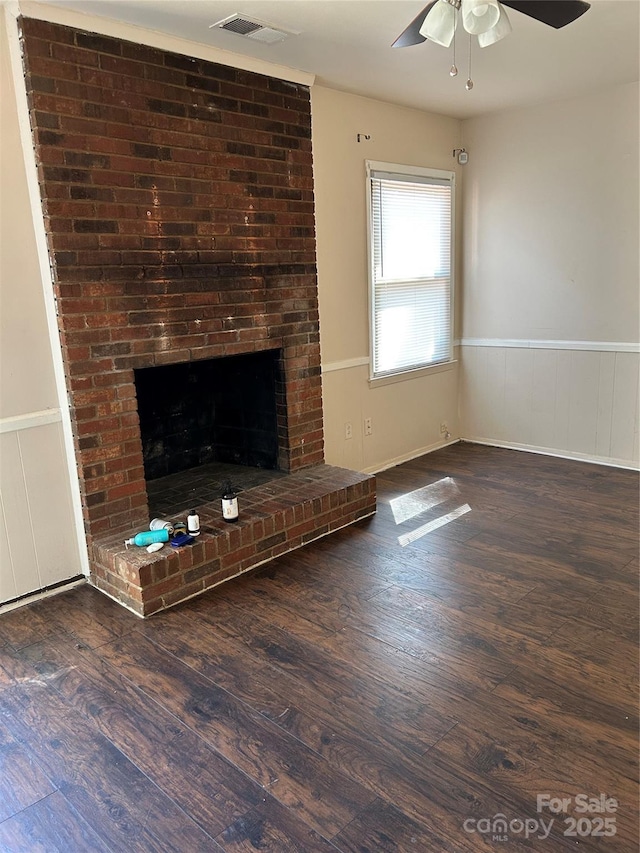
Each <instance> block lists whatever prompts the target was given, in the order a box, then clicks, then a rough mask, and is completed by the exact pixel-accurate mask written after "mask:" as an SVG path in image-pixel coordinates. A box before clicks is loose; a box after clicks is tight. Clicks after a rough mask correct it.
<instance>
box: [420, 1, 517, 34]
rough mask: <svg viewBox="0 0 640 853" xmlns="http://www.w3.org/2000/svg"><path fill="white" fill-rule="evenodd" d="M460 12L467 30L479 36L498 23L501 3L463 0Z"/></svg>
mask: <svg viewBox="0 0 640 853" xmlns="http://www.w3.org/2000/svg"><path fill="white" fill-rule="evenodd" d="M460 12H461V14H462V26H463V27H464V28H465V30H466V31H467V32H468V33H470V34H471V35H472V36H478V35H480V34H481V33H486V32H488V31H489V30H490V29H491V28H492V27H495V25H496V24H497V23H498V21H499V20H500V3H498V0H462V5H461V9H460ZM427 17H428V16H427Z"/></svg>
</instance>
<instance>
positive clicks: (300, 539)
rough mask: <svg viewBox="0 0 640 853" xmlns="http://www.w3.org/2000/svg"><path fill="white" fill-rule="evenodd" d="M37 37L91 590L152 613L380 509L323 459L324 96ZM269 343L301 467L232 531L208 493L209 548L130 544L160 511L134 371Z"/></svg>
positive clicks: (205, 65) (45, 180)
mask: <svg viewBox="0 0 640 853" xmlns="http://www.w3.org/2000/svg"><path fill="white" fill-rule="evenodd" d="M21 30H22V46H23V53H24V65H25V75H26V83H27V93H28V97H29V107H30V115H31V122H32V130H33V135H34V143H35V147H36V156H37V161H38V169H39V181H40V189H41V196H42V204H43V213H44V218H45V227H46V231H47V237H48V244H49V252H50V258H51V266H52V270H53V277H54V291H55V299H56V305H57V311H58V319H59V330H60V338H61V344H62V351H63V358H64V363H65V370H66V376H67V390H68V396H69V403H70V409H71V415H72V424H73V429H74V438H75V450H76V459H77V465H78V476H79V480H80V487H81V495H82V503H83V513H84V522H85V528H86V532H87V536H88V541H89V548H90V559H91V569H92V581H93V582H94V583H95V584H96V585H97V586H98V587H100V588H101V589H102V590H103V591H105V592H107V593H108V594H109V595H112V596H113V597H115V598H117V599H118V600H120V601H121V602H122V603H124V604H126V605H127V606H129V607H130V608H132V609H134V610H135V611H136V612H138V613H140V614H141V615H147V614H148V613H151V612H154V611H155V610H159V609H162V608H163V607H167V606H169V605H171V604H174V603H176V602H177V601H180V600H182V599H184V598H186V597H189V596H191V595H194V594H197V593H198V592H200V591H202V590H203V589H206V588H208V587H210V586H212V585H215V584H216V583H218V582H220V581H221V580H223V579H224V578H225V577H230V576H232V575H234V574H237V573H238V572H239V571H244V570H246V569H247V568H250V567H251V566H253V565H256V564H258V563H260V562H263V561H264V560H265V559H270V558H271V557H273V556H275V555H276V554H278V553H283V552H284V551H286V550H290V549H291V548H293V547H298V546H299V545H301V544H303V543H304V542H306V541H309V540H310V539H313V538H316V537H317V536H319V535H324V534H325V533H327V532H329V531H330V530H333V529H337V528H338V527H341V526H344V525H345V524H349V523H352V522H353V521H355V520H357V519H358V518H360V517H363V516H364V515H367V514H370V513H371V512H373V511H374V510H375V481H374V480H373V478H369V477H365V476H362V475H358V474H354V473H353V472H346V471H342V470H341V469H336V468H332V467H331V466H327V465H324V464H323V463H324V454H323V421H322V386H321V369H320V345H319V322H318V303H317V283H316V267H315V227H314V199H313V173H312V152H311V113H310V99H309V91H308V88H307V87H305V86H302V85H299V84H295V83H289V82H285V81H281V80H277V79H274V78H271V77H266V76H263V75H260V74H256V73H252V72H248V71H243V70H239V69H235V68H230V67H227V66H223V65H219V64H215V63H211V62H207V61H205V60H202V59H196V58H193V57H188V56H183V55H178V54H174V53H169V52H166V51H162V50H158V49H155V48H151V47H147V46H143V45H139V44H135V43H131V42H127V41H122V40H119V39H115V38H110V37H105V36H102V35H97V34H94V33H88V32H83V31H80V30H76V29H73V28H69V27H65V26H61V25H57V24H52V23H48V22H45V21H40V20H36V19H25V18H23V19H22V20H21ZM261 351H277V353H278V356H277V359H278V371H279V374H278V375H279V377H280V380H279V381H280V388H279V391H278V395H279V396H278V400H277V458H278V467H279V468H280V470H281V471H285V472H288V474H289V477H284V478H281V479H279V480H278V481H277V484H275V485H269V484H267V485H264V486H261V487H260V488H259V489H257V490H251V491H250V492H247V495H246V500H245V502H244V503H245V509H246V512H245V514H244V516H243V519H242V522H241V524H240V525H239V526H235V527H234V528H233V530H229V529H228V528H229V525H227V526H226V527H225V525H224V524H219V523H218V522H219V517H218V510H217V508H216V507H215V506H214V505H213V504H212V505H211V507H205V508H204V509H203V512H202V516H203V517H204V519H205V521H206V524H205V527H204V534H203V536H202V538H201V540H200V541H199V542H198V544H197V546H193V547H192V548H190V549H184V550H183V551H181V552H179V553H178V552H169V551H168V549H165V552H166V553H163V552H160V554H159V555H148V554H147V553H146V551H142V552H136V553H135V554H132V553H131V552H127V553H124V552H123V550H122V540H123V535H125V534H126V535H130V534H131V533H132V532H135V530H139V529H144V528H145V527H147V525H148V521H149V505H148V495H147V483H146V479H145V470H144V463H143V447H142V438H141V429H140V413H139V411H138V397H137V392H136V383H135V376H136V373H138V374H139V373H140V372H142V371H145V370H147V369H149V368H161V367H166V366H171V365H180V364H186V363H193V364H195V363H200V362H203V363H204V362H205V361H209V360H218V359H222V358H230V357H234V356H238V355H240V354H251V353H259V352H261ZM289 478H292V479H289ZM292 496H295V499H294V497H292ZM310 508H311V509H310Z"/></svg>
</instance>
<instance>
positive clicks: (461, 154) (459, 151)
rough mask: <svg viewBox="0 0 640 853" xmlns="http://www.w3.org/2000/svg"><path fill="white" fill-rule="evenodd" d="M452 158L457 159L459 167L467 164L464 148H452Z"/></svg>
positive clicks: (467, 159)
mask: <svg viewBox="0 0 640 853" xmlns="http://www.w3.org/2000/svg"><path fill="white" fill-rule="evenodd" d="M453 156H454V157H456V156H457V158H458V163H460V165H461V166H465V165H466V164H467V163H468V162H469V155H468V154H467V150H466V148H454V149H453Z"/></svg>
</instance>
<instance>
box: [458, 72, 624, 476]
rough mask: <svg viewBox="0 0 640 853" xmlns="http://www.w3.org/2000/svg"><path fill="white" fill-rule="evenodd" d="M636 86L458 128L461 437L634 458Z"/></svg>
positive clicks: (618, 460) (585, 454) (613, 458)
mask: <svg viewBox="0 0 640 853" xmlns="http://www.w3.org/2000/svg"><path fill="white" fill-rule="evenodd" d="M638 127H639V116H638V84H637V83H636V84H626V85H621V86H616V87H614V88H611V89H608V90H605V91H600V92H596V93H594V94H592V95H590V96H588V97H585V98H579V99H574V100H571V101H563V102H558V103H550V104H543V105H538V106H535V107H531V108H528V109H523V110H517V111H512V112H508V113H504V114H501V115H493V116H486V117H483V118H479V119H472V120H469V121H466V122H464V123H463V138H464V145H465V146H466V148H467V150H468V151H469V164H468V166H467V167H466V171H465V180H464V193H463V207H464V248H463V258H464V260H463V264H464V272H463V277H464V291H463V317H462V344H463V346H462V348H461V350H462V365H463V369H462V377H461V394H460V401H461V434H462V436H463V437H465V438H469V439H473V440H480V441H487V442H490V443H494V442H498V443H501V444H506V445H510V446H523V447H531V448H536V449H542V450H546V451H548V452H556V453H561V454H565V455H569V456H577V457H579V458H582V457H585V458H590V459H597V460H601V461H610V462H614V463H617V464H635V465H637V462H638V444H639V440H638V384H639V356H638V352H639V350H640V347H639V346H638V341H639V340H640V336H639V317H640V315H639V310H640V308H639V296H640V287H639V273H638V258H639V246H638V234H639V221H638V198H639V185H638Z"/></svg>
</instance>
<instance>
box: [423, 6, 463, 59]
mask: <svg viewBox="0 0 640 853" xmlns="http://www.w3.org/2000/svg"><path fill="white" fill-rule="evenodd" d="M457 21H458V10H457V9H456V8H455V6H452V5H451V4H450V3H449V2H448V0H438V2H437V3H436V4H435V5H434V6H433V8H432V9H431V10H430V12H429V14H428V15H427V17H426V18H425V19H424V23H423V24H422V26H421V27H420V35H422V36H424V37H425V38H428V39H429V40H430V41H434V42H435V43H436V44H440V45H442V47H449V45H450V44H451V42H452V41H453V35H454V33H455V31H456V24H457Z"/></svg>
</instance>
